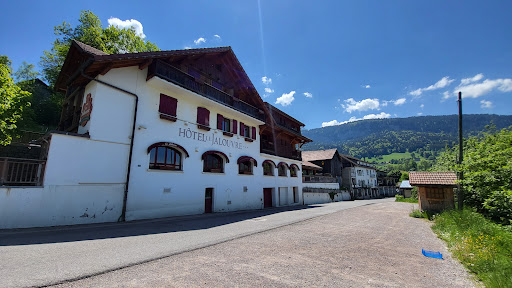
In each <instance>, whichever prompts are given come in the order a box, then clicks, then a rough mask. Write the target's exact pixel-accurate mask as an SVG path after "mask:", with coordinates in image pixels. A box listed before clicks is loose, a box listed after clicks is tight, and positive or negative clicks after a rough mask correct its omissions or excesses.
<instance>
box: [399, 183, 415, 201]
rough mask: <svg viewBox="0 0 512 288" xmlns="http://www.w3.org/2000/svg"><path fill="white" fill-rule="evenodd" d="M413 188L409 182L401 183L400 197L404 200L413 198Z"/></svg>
mask: <svg viewBox="0 0 512 288" xmlns="http://www.w3.org/2000/svg"><path fill="white" fill-rule="evenodd" d="M411 191H412V186H411V184H409V180H404V181H402V183H400V195H402V196H404V198H411Z"/></svg>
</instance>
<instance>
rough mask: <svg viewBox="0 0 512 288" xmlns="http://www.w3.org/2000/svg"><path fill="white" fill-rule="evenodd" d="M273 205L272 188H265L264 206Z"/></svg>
mask: <svg viewBox="0 0 512 288" xmlns="http://www.w3.org/2000/svg"><path fill="white" fill-rule="evenodd" d="M267 207H272V188H263V208H267Z"/></svg>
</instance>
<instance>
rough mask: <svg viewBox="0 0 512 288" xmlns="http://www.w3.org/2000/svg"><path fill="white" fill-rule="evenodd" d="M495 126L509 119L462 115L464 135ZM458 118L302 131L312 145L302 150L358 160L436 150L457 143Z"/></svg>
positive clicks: (510, 118)
mask: <svg viewBox="0 0 512 288" xmlns="http://www.w3.org/2000/svg"><path fill="white" fill-rule="evenodd" d="M491 123H492V124H494V125H495V126H496V128H497V129H501V128H507V127H509V126H511V125H512V116H510V115H507V116H502V115H489V114H473V115H464V116H463V131H464V136H465V137H467V136H468V135H476V134H478V133H480V132H482V131H484V130H485V127H486V125H489V124H491ZM457 133H458V116H457V115H445V116H421V117H409V118H390V119H372V120H361V121H357V122H351V123H347V124H343V125H338V126H330V127H324V128H317V129H311V130H304V131H303V135H305V136H306V137H309V138H311V139H312V140H313V141H314V142H313V143H309V144H306V145H304V146H303V148H304V150H319V149H329V148H338V149H339V150H340V152H341V153H344V154H349V155H353V156H356V157H359V158H362V157H374V156H378V155H386V154H391V153H394V152H407V151H409V152H413V151H416V150H418V149H420V148H421V149H422V150H425V151H439V150H442V149H444V148H445V146H446V145H447V144H448V145H450V146H451V145H452V144H453V143H456V142H457V139H458V138H457V137H458V136H457V135H458V134H457Z"/></svg>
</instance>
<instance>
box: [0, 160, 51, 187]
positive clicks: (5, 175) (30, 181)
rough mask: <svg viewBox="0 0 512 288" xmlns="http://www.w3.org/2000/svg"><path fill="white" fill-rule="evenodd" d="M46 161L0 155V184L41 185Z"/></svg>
mask: <svg viewBox="0 0 512 288" xmlns="http://www.w3.org/2000/svg"><path fill="white" fill-rule="evenodd" d="M45 163H46V161H44V160H34V159H23V158H10V157H0V186H41V185H42V183H43V181H42V180H43V179H42V178H43V177H42V175H43V170H44V166H45Z"/></svg>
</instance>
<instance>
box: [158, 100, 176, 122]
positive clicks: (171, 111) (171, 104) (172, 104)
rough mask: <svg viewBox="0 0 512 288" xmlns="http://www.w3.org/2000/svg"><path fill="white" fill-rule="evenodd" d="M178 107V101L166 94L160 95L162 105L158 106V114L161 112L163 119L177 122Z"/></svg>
mask: <svg viewBox="0 0 512 288" xmlns="http://www.w3.org/2000/svg"><path fill="white" fill-rule="evenodd" d="M177 107H178V100H177V99H175V98H172V97H170V96H167V95H165V94H160V105H159V106H158V112H160V118H161V119H166V120H171V121H176V109H177Z"/></svg>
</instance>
